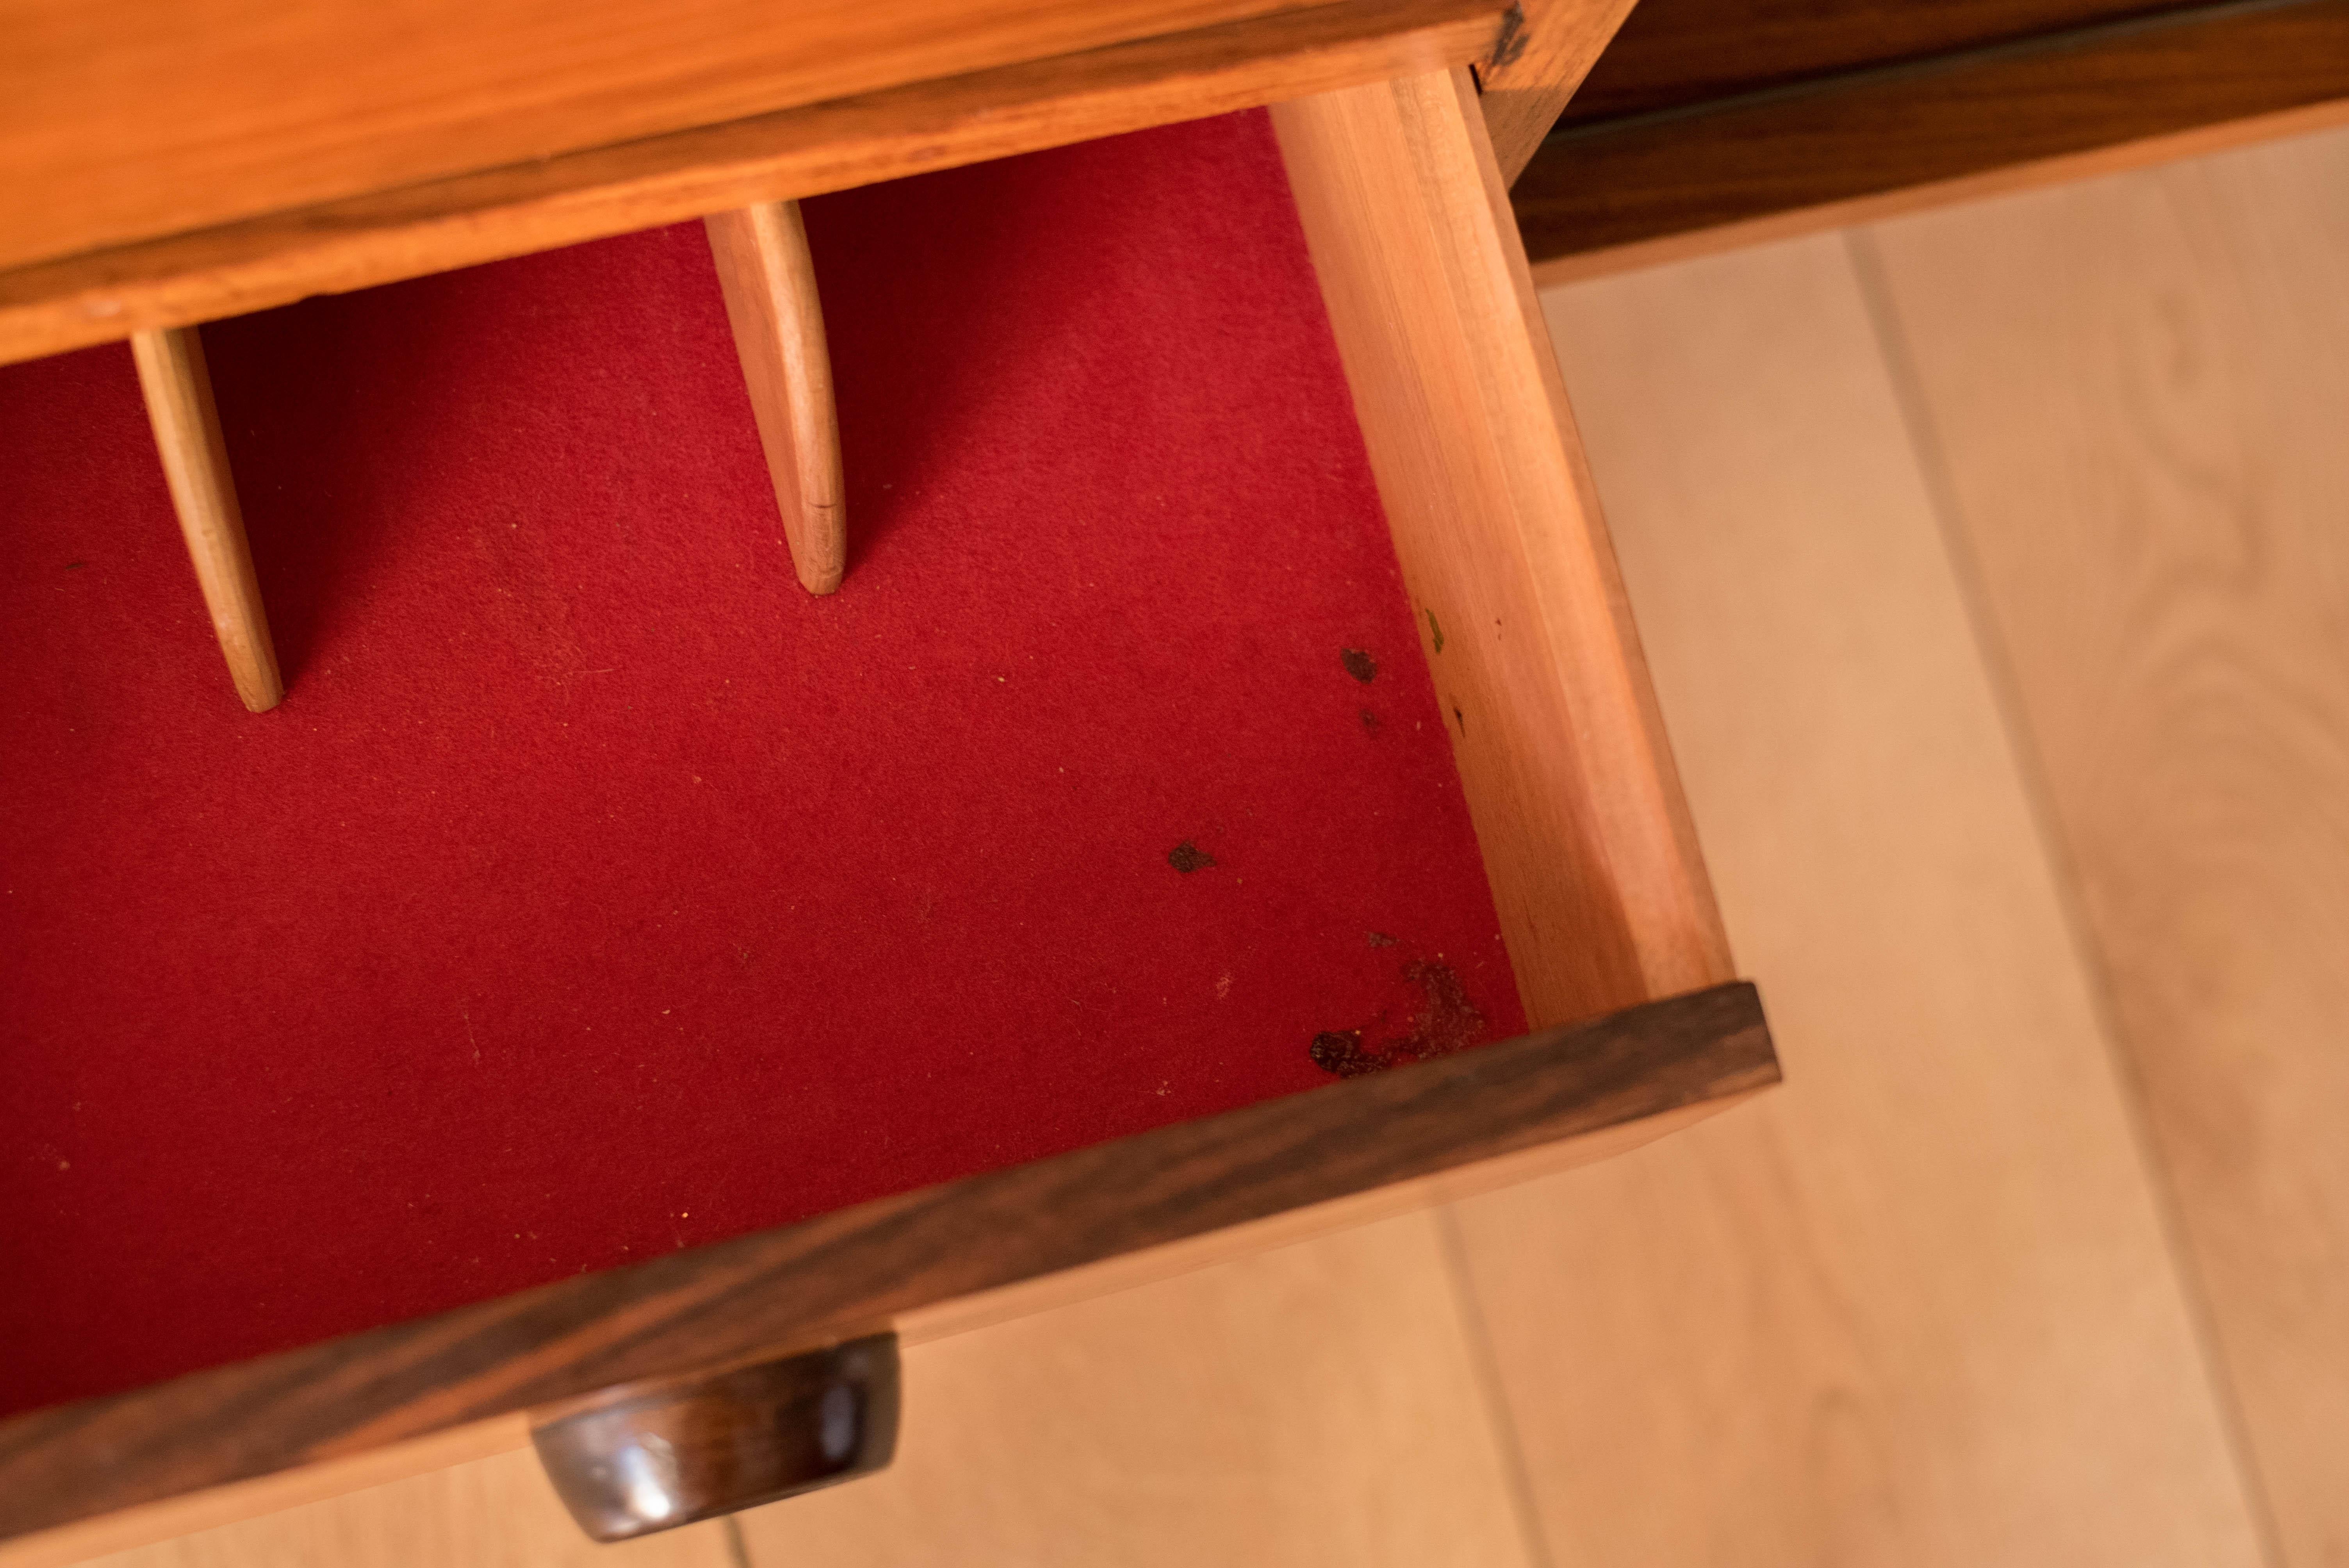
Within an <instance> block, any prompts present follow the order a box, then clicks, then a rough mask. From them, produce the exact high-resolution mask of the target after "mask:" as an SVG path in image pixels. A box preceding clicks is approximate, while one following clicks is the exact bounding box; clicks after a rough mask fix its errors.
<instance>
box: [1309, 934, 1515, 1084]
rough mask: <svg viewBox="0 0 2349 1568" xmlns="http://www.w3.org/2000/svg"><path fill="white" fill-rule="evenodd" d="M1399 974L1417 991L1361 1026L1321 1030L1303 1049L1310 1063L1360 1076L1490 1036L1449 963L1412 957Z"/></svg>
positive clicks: (1384, 941)
mask: <svg viewBox="0 0 2349 1568" xmlns="http://www.w3.org/2000/svg"><path fill="white" fill-rule="evenodd" d="M1393 945H1394V938H1392V937H1391V936H1382V935H1381V934H1379V933H1378V932H1375V931H1374V932H1372V933H1371V946H1373V947H1392V946H1393ZM1402 983H1403V985H1405V986H1406V987H1408V988H1409V989H1411V990H1413V991H1414V992H1416V993H1417V997H1416V999H1415V1001H1414V1002H1413V1003H1409V1004H1405V1005H1404V1006H1400V1007H1395V1008H1390V1009H1382V1010H1381V1012H1380V1013H1379V1015H1378V1016H1377V1017H1376V1018H1375V1019H1373V1020H1372V1021H1371V1023H1370V1024H1368V1025H1366V1026H1363V1027H1361V1028H1359V1029H1325V1030H1323V1031H1322V1032H1321V1033H1319V1034H1318V1035H1316V1036H1314V1037H1313V1043H1312V1044H1311V1045H1309V1046H1308V1047H1306V1052H1305V1054H1306V1056H1307V1057H1309V1059H1310V1060H1311V1061H1312V1063H1313V1065H1314V1066H1315V1067H1317V1068H1320V1069H1321V1070H1322V1071H1323V1072H1326V1073H1331V1074H1334V1075H1335V1076H1337V1077H1339V1078H1360V1077H1361V1075H1362V1074H1364V1073H1374V1072H1379V1071H1382V1070H1383V1069H1385V1068H1399V1067H1403V1066H1406V1065H1408V1064H1410V1063H1412V1062H1424V1061H1433V1059H1434V1058H1436V1057H1448V1056H1450V1055H1452V1054H1453V1053H1454V1051H1460V1050H1465V1049H1466V1048H1467V1047H1470V1046H1473V1045H1477V1044H1480V1043H1482V1042H1483V1041H1485V1039H1487V1038H1489V1036H1488V1035H1487V1033H1486V1031H1485V1015H1484V1014H1483V1013H1481V1012H1479V1011H1478V1010H1477V1007H1476V1005H1475V1003H1474V1002H1471V1001H1470V1000H1469V999H1468V992H1467V988H1466V987H1465V986H1464V985H1462V984H1461V982H1460V976H1459V975H1458V974H1457V973H1456V972H1455V971H1454V969H1453V967H1452V966H1451V965H1448V964H1445V963H1444V962H1443V961H1442V960H1441V959H1416V958H1415V959H1413V960H1411V961H1409V962H1408V963H1406V964H1404V965H1403V966H1402ZM1406 1009H1407V1010H1406ZM1395 1012H1404V1013H1405V1016H1404V1019H1403V1022H1402V1025H1401V1026H1397V1025H1396V1024H1395V1023H1394V1021H1393V1014H1394V1013H1395Z"/></svg>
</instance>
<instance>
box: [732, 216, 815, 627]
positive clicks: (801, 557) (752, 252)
mask: <svg viewBox="0 0 2349 1568" xmlns="http://www.w3.org/2000/svg"><path fill="white" fill-rule="evenodd" d="M703 223H704V225H705V226H706V227H707V228H708V229H709V251H710V254H711V256H712V257H714V258H715V259H716V261H717V263H718V282H719V286H720V287H721V288H723V289H724V291H725V294H726V315H727V319H728V320H729V321H730V322H731V323H732V324H733V327H734V348H735V352H736V353H737V354H739V355H740V356H741V360H742V378H743V380H744V381H745V382H746V383H748V384H749V386H750V408H751V412H752V413H753V414H754V415H756V416H757V418H758V421H759V441H760V444H761V446H763V447H764V448H765V449H766V451H767V470H768V472H769V474H770V475H771V476H772V478H773V480H774V483H775V504H776V505H777V506H778V507H779V508H781V511H782V516H783V537H784V539H785V540H786V541H788V542H790V545H791V551H792V565H793V566H794V567H795V568H796V569H797V570H798V572H799V578H800V582H801V583H802V585H804V586H805V587H806V589H807V591H808V592H809V593H831V592H833V590H834V589H836V588H838V587H839V586H840V579H841V574H842V573H843V572H845V571H846V570H847V566H848V525H847V516H846V508H845V506H844V504H843V499H844V498H843V493H842V480H841V468H840V419H839V416H838V415H837V414H836V413H835V412H834V410H833V401H832V359H831V356H830V355H829V354H828V353H827V352H826V350H825V348H824V341H823V310H822V308H821V307H820V306H819V305H818V304H817V301H816V292H815V268H814V266H813V264H812V263H811V262H810V261H809V259H808V245H807V230H806V228H805V227H804V226H803V225H802V223H801V222H800V204H799V203H798V202H796V201H766V202H761V203H760V204H759V205H758V206H755V207H744V208H741V209H740V210H738V211H731V212H715V213H712V214H711V215H710V216H709V217H708V218H706V219H704V220H703Z"/></svg>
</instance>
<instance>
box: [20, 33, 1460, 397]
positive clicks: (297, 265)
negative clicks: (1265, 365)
mask: <svg viewBox="0 0 2349 1568" xmlns="http://www.w3.org/2000/svg"><path fill="white" fill-rule="evenodd" d="M1496 10H1497V5H1496V3H1495V0H1348V3H1346V4H1342V5H1319V6H1314V7H1311V8H1309V9H1305V10H1292V11H1285V12H1283V13H1281V14H1280V15H1277V16H1273V17H1270V18H1267V19H1265V20H1262V21H1255V22H1245V23H1233V24H1223V25H1218V26H1205V27H1201V28H1198V29H1196V30H1195V31H1192V32H1186V33H1180V34H1174V35H1171V36H1162V37H1154V38H1148V39H1143V40H1140V41H1138V42H1134V43H1130V44H1121V45H1115V46H1108V47H1104V48H1100V49H1094V50H1090V51H1087V52H1085V53H1081V54H1076V55H1068V56H1061V57H1054V58H1052V59H1049V60H1043V61H1038V62H1034V63H1030V64H1025V65H1018V66H1009V67H1001V68H999V69H996V70H990V71H978V72H976V73H974V74H971V75H966V76H956V77H945V78H941V79H938V80H934V81H924V82H919V83H916V84H914V85H911V86H907V87H904V88H893V89H889V90H885V91H880V92H874V93H869V94H864V95H862V96H859V97H854V98H838V99H829V100H826V101H825V102H823V103H820V104H814V105H810V106H808V107H805V108H794V109H787V110H783V111H780V112H777V113H773V114H768V115H761V116H758V117H754V118H751V119H740V120H731V121H729V122H727V123H725V124H722V125H717V126H711V127H706V128H703V129H693V130H685V131H678V132H674V133H670V134H667V135H663V136H655V137H648V138H646V139H641V140H637V141H631V142H625V143H621V144H619V145H616V146H610V147H602V148H596V149H594V150H587V151H581V152H574V153H569V154H565V155H562V156H557V157H551V158H545V159H533V160H529V161H525V162H521V163H513V164H508V165H505V166H503V167H500V168H494V169H489V170H484V171H481V172H479V173H471V174H464V175H459V176H453V177H451V178H449V179H445V180H438V181H425V182H423V183H419V184H412V185H405V186H401V187H398V188H397V189H392V190H386V191H374V192H371V193H368V194H366V195H358V196H350V197H346V198H341V199H337V200H333V201H323V202H320V203H317V204H315V205H309V206H301V207H295V208H290V209H287V210H285V211H271V212H269V213H267V214H264V215H263V216H259V217H253V218H248V219H242V220H238V221H234V222H222V223H219V224H216V225H214V226H211V227H206V228H202V229H192V230H189V231H187V232H179V233H175V234H172V235H171V236H167V237H164V238H160V239H156V240H151V241H145V242H134V243H127V244H120V245H115V246H111V247H109V248H107V249H103V250H96V251H86V252H77V253H73V254H71V255H67V256H64V257H61V258H57V259H53V260H50V261H46V262H38V263H27V264H25V265H22V266H17V267H15V268H12V269H9V270H6V271H0V362H5V361H8V360H16V359H28V358H33V357H35V356H39V355H44V354H54V353H57V352H59V351H60V350H63V349H67V348H74V347H78V346H81V345H83V344H88V343H103V342H106V341H108V340H109V339H112V338H118V337H121V336H124V335H127V334H129V333H130V332H132V331H134V330H140V329H144V328H148V327H156V326H177V325H188V324H190V323H194V322H202V321H211V320H214V319H217V318H219V317H221V316H225V315H239V314H242V313H243V312H247V311H254V310H263V309H266V308H268V307H269V306H272V305H278V304H287V303H288V302H290V301H293V300H296V299H301V298H304V297H305V296H307V295H310V294H339V293H343V292H345V291H347V290H350V289H357V288H367V287H370V286H372V285H374V284H383V283H391V282H395V281H397V280H398V279H400V278H409V277H418V276H421V275H422V274H424V273H434V272H443V271H446V270H448V269H450V268H451V267H460V266H470V265H472V264H473V263H477V262H487V261H495V260H498V259H500V258H502V257H505V256H518V255H524V254H527V253H531V252H533V251H542V250H547V249H551V248H552V247H554V246H556V245H567V244H574V243H576V242H579V241H582V240H592V239H598V238H601V237H603V236H605V235H607V234H619V233H626V232H630V231H632V230H636V229H644V228H650V227H653V226H654V225H656V224H661V223H673V222H679V221H681V220H684V219H689V218H698V217H702V216H704V215H705V214H708V213H710V212H716V211H724V210H726V209H729V208H736V207H745V206H749V205H750V204H751V203H753V202H758V201H781V200H785V199H787V198H792V197H800V196H812V195H816V194H819V193H821V192H823V191H839V190H844V189H846V188H848V187H850V186H854V185H864V184H868V183H871V182H873V181H879V180H891V179H897V178H900V177H902V176H905V175H908V174H917V173H920V172H923V171H924V170H933V169H942V168H947V167H951V166H953V165H957V164H961V163H971V162H976V161H978V160H982V159H988V158H1001V157H1007V156H1009V155H1010V154H1012V153H1017V152H1029V151H1033V150H1036V149H1038V148H1042V147H1058V146H1062V145H1065V144H1067V143H1070V142H1074V141H1083V140H1087V139H1092V138H1096V137H1102V136H1111V135H1114V134H1116V133H1118V132H1120V131H1127V130H1138V129H1143V128H1144V127H1146V126H1152V125H1163V124H1167V123H1170V122H1172V121H1174V120H1181V119H1197V118H1200V117H1203V116H1206V115H1212V114H1221V113H1225V112H1226V111H1228V110H1232V109H1239V108H1253V107H1255V106H1257V105H1259V104H1265V103H1269V102H1271V101H1272V100H1273V99H1274V98H1287V97H1294V96H1298V95H1300V94H1306V93H1314V92H1321V91H1325V90H1328V89H1330V88H1340V87H1346V86H1350V85H1351V84H1354V83H1357V82H1365V81H1375V80H1381V79H1383V78H1385V77H1392V76H1396V75H1401V74H1405V73H1409V72H1414V71H1425V70H1431V69H1436V68H1440V67H1445V66H1449V65H1454V64H1458V63H1460V62H1462V61H1464V60H1467V59H1471V58H1473V57H1475V56H1476V55H1477V54H1478V53H1479V52H1481V51H1482V50H1484V49H1485V48H1486V47H1488V46H1490V44H1491V42H1492V39H1493V36H1494V29H1495V26H1496V25H1497V24H1496V19H1495V13H1496ZM959 68H964V69H968V65H966V66H964V67H959Z"/></svg>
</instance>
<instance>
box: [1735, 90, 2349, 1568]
mask: <svg viewBox="0 0 2349 1568" xmlns="http://www.w3.org/2000/svg"><path fill="white" fill-rule="evenodd" d="M1876 243H1877V246H1878V251H1879V253H1880V255H1881V274H1882V278H1883V281H1884V284H1885V287H1886V290H1887V292H1888V294H1889V299H1890V302H1891V305H1890V308H1891V310H1892V311H1893V313H1894V315H1895V317H1896V319H1897V321H1898V325H1899V334H1900V335H1901V337H1902V338H1903V339H1904V340H1905V351H1906V355H1907V357H1908V360H1909V364H1910V365H1911V366H1912V367H1913V373H1914V376H1915V379H1916V387H1917V396H1918V398H1919V400H1920V405H1921V407H1922V409H1923V410H1924V412H1925V415H1926V417H1927V418H1928V419H1929V420H1930V428H1931V429H1932V430H1933V432H1934V435H1935V439H1936V440H1937V442H1938V443H1939V447H1940V465H1941V468H1942V469H1943V470H1944V472H1945V473H1946V475H1947V483H1948V488H1949V493H1950V498H1951V511H1952V513H1953V516H1954V518H1955V520H1956V521H1957V524H1958V526H1959V528H1960V529H1961V536H1962V540H1963V543H1964V545H1965V547H1966V550H1967V552H1968V553H1969V557H1970V559H1971V562H1972V563H1973V564H1974V565H1975V566H1976V567H1977V569H1978V571H1979V573H1980V583H1981V587H1982V602H1983V605H1984V608H1985V611H1986V614H1987V619H1988V622H1989V624H1990V625H1991V626H1992V628H1993V629H1994V632H1995V643H1996V646H1997V649H1998V651H1999V653H2000V654H2001V655H2002V658H2003V659H2004V660H2005V662H2006V663H2007V665H2009V667H2010V668H2011V671H2012V676H2013V692H2014V695H2015V699H2016V703H2017V707H2018V715H2019V718H2020V721H2021V723H2022V725H2023V727H2024V728H2025V730H2026V731H2027V733H2028V735H2029V737H2030V740H2031V744H2032V747H2033V751H2034V752H2035V755H2036V758H2037V761H2038V765H2039V768H2040V770H2041V774H2042V776H2043V778H2044V782H2045V788H2046V795H2047V799H2048V802H2049V805H2050V807H2051V809H2052V813H2053V816H2054V821H2055V822H2056V824H2057V825H2058V827H2059V829H2060V835H2061V837H2060V849H2061V851H2062V852H2063V853H2064V856H2065V857H2066V858H2067V859H2068V861H2069V862H2070V864H2071V865H2072V867H2073V868H2074V870H2075V873H2076V877H2077V881H2078V884H2079V888H2080V892H2081V909H2082V912H2083V913H2084V915H2085V921H2086V924H2087V929H2088V930H2089V932H2090V933H2091V934H2093V936H2094V938H2095V946H2096V949H2097V952H2098V953H2099V954H2100V955H2101V957H2102V960H2103V965H2104V971H2105V974H2106V977H2107V979H2108V981H2109V985H2110V990H2111V1001H2112V1007H2113V1011H2114V1015H2115V1016H2116V1018H2117V1019H2118V1021H2119V1025H2120V1031H2121V1035H2122V1037H2123V1039H2124V1040H2125V1042H2126V1043H2127V1047H2129V1052H2130V1056H2131V1059H2132V1061H2133V1062H2134V1065H2135V1068H2136V1071H2137V1078H2138V1080H2139V1082H2140V1083H2141V1084H2142V1086H2143V1088H2144V1093H2145V1097H2146V1101H2147V1105H2148V1107H2149V1109H2150V1111H2151V1119H2152V1126H2153V1130H2154V1132H2155V1134H2156V1145H2157V1147H2158V1150H2160V1152H2161V1154H2162V1156H2163V1159H2164V1161H2165V1163H2166V1164H2167V1166H2168V1171H2169V1179H2170V1181H2171V1183H2172V1185H2173V1187H2174V1189H2175V1191H2176V1195H2177V1202H2178V1209H2179V1212H2180V1213H2181V1215H2182V1217H2183V1221H2184V1229H2185V1233H2186V1236H2187V1238H2188V1240H2189V1243H2191V1253H2192V1257H2193V1260H2194V1262H2195V1264H2196V1265H2197V1273H2198V1274H2199V1279H2200V1281H2201V1283H2202V1284H2203V1286H2204V1288H2205V1290H2206V1291H2207V1293H2208V1296H2209V1310H2210V1316H2211V1321H2212V1324H2213V1326H2214V1328H2215V1331H2216V1335H2217V1338H2218V1342H2219V1344H2220V1347H2221V1349H2222V1352H2223V1356H2222V1361H2223V1365H2224V1366H2225V1368H2226V1370H2227V1373H2228V1376H2229V1382H2230V1386H2231V1387H2232V1388H2233V1390H2234V1393H2235V1396H2236V1398H2237V1399H2238V1400H2239V1401H2240V1408H2241V1413H2242V1420H2243V1425H2244V1429H2245V1431H2246V1433H2247V1436H2248V1439H2249V1444H2250V1449H2251V1453H2252V1454H2253V1455H2254V1456H2255V1458H2256V1460H2257V1471H2258V1475H2259V1477H2260V1480H2261V1485H2262V1487H2263V1490H2264V1491H2265V1494H2266V1497H2267V1500H2268V1501H2269V1503H2270V1504H2271V1507H2272V1510H2273V1513H2274V1518H2275V1522H2276V1527H2277V1534H2278V1538H2279V1540H2280V1541H2281V1542H2282V1554H2281V1559H2280V1561H2281V1562H2282V1563H2283V1564H2287V1565H2289V1568H2325V1565H2327V1564H2331V1563H2341V1562H2344V1561H2349V1486H2344V1475H2349V1470H2344V1456H2349V1136H2344V1132H2343V1130H2342V1119H2343V1113H2344V1109H2349V1048H2344V1047H2349V440H2344V430H2349V134H2343V133H2337V132H2336V133H2333V134H2332V135H2329V136H2326V137H2323V138H2318V139H2310V140H2305V141H2301V142H2296V143H2291V144H2280V145H2276V146H2272V147H2268V148H2262V149H2257V150H2247V151H2242V152H2238V153H2233V154H2230V155H2229V156H2227V157H2225V158H2221V159H2213V160H2206V161H2204V162H2201V163H2198V164H2195V165H2191V166H2187V167H2181V168H2176V169H2170V170H2159V171H2154V172H2147V173H2142V174H2137V175H2131V176H2127V177H2125V178H2120V179H2114V180H2108V181H2100V182H2098V183H2096V184H2094V185H2087V186H2080V187H2075V188H2072V189H2067V190H2062V191H2047V192H2044V193H2041V194H2037V195H2033V196H2030V197H2024V198H2018V199H2015V200H2012V201H2004V202H2001V203H1998V204H1997V205H1994V206H1990V207H1984V208H1980V209H1977V210H1975V211H1970V212H1963V213H1951V214H1949V215H1948V216H1946V217H1943V216H1934V217H1929V218H1919V219H1915V220H1911V221H1909V222H1902V223H1897V224H1892V225H1889V226H1887V227H1886V228H1884V229H1882V230H1880V231H1878V234H1877V237H1876ZM1779 1000H1780V998H1779V996H1778V995H1776V994H1775V993H1774V995H1773V1001H1774V1004H1775V1003H1776V1002H1778V1001H1779Z"/></svg>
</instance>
